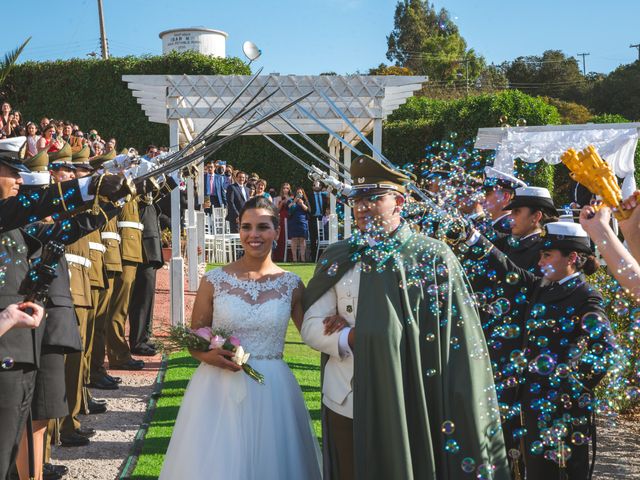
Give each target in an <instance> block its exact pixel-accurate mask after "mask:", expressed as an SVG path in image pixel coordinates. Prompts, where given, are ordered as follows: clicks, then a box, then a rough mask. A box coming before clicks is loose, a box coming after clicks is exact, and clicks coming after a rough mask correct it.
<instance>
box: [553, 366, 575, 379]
mask: <svg viewBox="0 0 640 480" xmlns="http://www.w3.org/2000/svg"><path fill="white" fill-rule="evenodd" d="M570 373H571V367H570V366H569V365H567V364H566V363H559V364H558V366H557V367H556V375H558V376H559V377H560V378H567V377H568V376H569V374H570Z"/></svg>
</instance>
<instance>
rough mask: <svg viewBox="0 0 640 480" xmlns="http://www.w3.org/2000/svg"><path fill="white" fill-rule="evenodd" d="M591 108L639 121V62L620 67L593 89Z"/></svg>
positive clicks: (598, 111)
mask: <svg viewBox="0 0 640 480" xmlns="http://www.w3.org/2000/svg"><path fill="white" fill-rule="evenodd" d="M591 107H592V108H593V109H594V110H595V111H596V112H597V113H617V114H619V115H623V116H625V117H626V118H630V119H632V120H640V61H636V62H634V63H632V64H629V65H621V66H620V67H618V68H616V69H615V70H614V71H613V72H611V73H610V74H609V75H608V76H607V77H606V78H604V79H602V81H600V82H599V83H597V84H596V85H595V86H594V88H593V93H592V102H591Z"/></svg>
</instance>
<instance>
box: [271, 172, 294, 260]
mask: <svg viewBox="0 0 640 480" xmlns="http://www.w3.org/2000/svg"><path fill="white" fill-rule="evenodd" d="M274 202H275V207H276V211H277V212H278V216H279V218H280V225H282V226H283V228H281V229H280V234H279V235H278V241H277V245H276V249H275V250H274V252H273V258H274V260H276V261H277V262H282V261H284V252H285V250H286V248H287V238H286V237H285V231H284V224H285V222H286V221H287V219H288V218H289V204H290V203H291V202H293V195H291V185H289V184H288V183H283V184H282V186H281V187H280V195H278V196H277V197H275V199H274Z"/></svg>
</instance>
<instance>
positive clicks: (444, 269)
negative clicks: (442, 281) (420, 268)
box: [436, 263, 449, 277]
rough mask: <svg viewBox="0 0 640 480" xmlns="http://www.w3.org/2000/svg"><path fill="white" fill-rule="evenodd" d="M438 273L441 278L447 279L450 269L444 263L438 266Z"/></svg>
mask: <svg viewBox="0 0 640 480" xmlns="http://www.w3.org/2000/svg"><path fill="white" fill-rule="evenodd" d="M436 273H437V274H438V275H439V276H441V277H446V276H447V275H448V274H449V269H448V268H447V266H446V265H445V264H444V263H440V264H438V266H436Z"/></svg>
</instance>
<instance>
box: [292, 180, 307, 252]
mask: <svg viewBox="0 0 640 480" xmlns="http://www.w3.org/2000/svg"><path fill="white" fill-rule="evenodd" d="M308 215H309V199H308V198H307V194H306V193H305V191H304V189H303V188H302V187H298V188H296V195H295V197H294V198H293V202H291V204H290V205H289V220H288V222H287V234H288V236H289V238H288V240H291V261H292V262H294V263H295V262H304V261H306V259H307V239H308V238H309V216H308Z"/></svg>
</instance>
